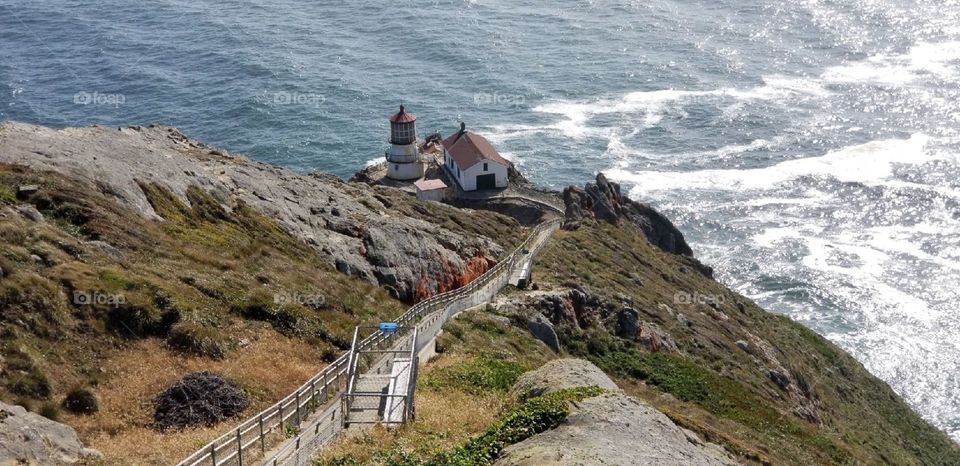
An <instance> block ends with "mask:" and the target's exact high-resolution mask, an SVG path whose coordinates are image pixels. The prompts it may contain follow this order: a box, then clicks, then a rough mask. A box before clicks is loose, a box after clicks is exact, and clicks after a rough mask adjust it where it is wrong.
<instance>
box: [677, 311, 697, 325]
mask: <svg viewBox="0 0 960 466" xmlns="http://www.w3.org/2000/svg"><path fill="white" fill-rule="evenodd" d="M677 322H680V323H681V324H683V325H686V326H687V327H693V322H690V319H688V318H687V316H685V315H683V314H677Z"/></svg>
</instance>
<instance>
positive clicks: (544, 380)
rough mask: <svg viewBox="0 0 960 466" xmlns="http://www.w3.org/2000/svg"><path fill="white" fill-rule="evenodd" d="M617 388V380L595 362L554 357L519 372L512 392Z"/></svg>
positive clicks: (533, 393)
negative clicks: (532, 369) (540, 365)
mask: <svg viewBox="0 0 960 466" xmlns="http://www.w3.org/2000/svg"><path fill="white" fill-rule="evenodd" d="M593 386H597V387H600V388H602V389H604V390H610V391H618V390H619V388H618V387H617V384H615V383H613V381H612V380H610V377H607V374H604V373H603V371H601V370H600V368H598V367H597V366H595V365H593V363H591V362H590V361H585V360H583V359H555V360H553V361H550V362H548V363H546V364H544V365H543V366H542V367H540V368H539V369H537V370H534V371H530V372H527V373H526V374H523V375H522V376H520V379H518V380H517V383H515V384H514V385H513V388H512V389H511V393H512V394H513V395H514V396H515V397H517V398H518V399H521V400H524V399H528V398H532V397H535V396H540V395H545V394H548V393H553V392H556V391H559V390H563V389H566V388H578V387H593Z"/></svg>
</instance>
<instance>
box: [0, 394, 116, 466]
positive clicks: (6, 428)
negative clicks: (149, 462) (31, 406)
mask: <svg viewBox="0 0 960 466" xmlns="http://www.w3.org/2000/svg"><path fill="white" fill-rule="evenodd" d="M99 456H100V453H99V452H97V451H96V450H92V449H89V448H84V446H83V444H82V443H80V438H79V437H78V436H77V432H76V431H74V430H73V428H72V427H70V426H67V425H64V424H60V423H59V422H54V421H51V420H49V419H47V418H45V417H43V416H40V415H38V414H34V413H31V412H29V411H27V410H26V409H24V408H23V407H21V406H14V405H8V404H6V403H3V402H0V465H38V466H39V465H45V466H46V465H51V466H54V465H62V464H76V463H78V462H80V461H81V460H85V459H88V458H96V457H99Z"/></svg>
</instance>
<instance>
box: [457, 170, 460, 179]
mask: <svg viewBox="0 0 960 466" xmlns="http://www.w3.org/2000/svg"><path fill="white" fill-rule="evenodd" d="M457 178H460V167H457Z"/></svg>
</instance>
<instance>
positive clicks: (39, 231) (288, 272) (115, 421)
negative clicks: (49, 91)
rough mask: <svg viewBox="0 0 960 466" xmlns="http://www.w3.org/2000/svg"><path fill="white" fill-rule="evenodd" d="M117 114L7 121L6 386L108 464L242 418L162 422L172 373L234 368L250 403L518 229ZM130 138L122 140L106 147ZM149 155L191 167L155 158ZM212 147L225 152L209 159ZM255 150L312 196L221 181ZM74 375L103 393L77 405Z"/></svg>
mask: <svg viewBox="0 0 960 466" xmlns="http://www.w3.org/2000/svg"><path fill="white" fill-rule="evenodd" d="M107 131H111V130H109V129H105V128H94V129H81V130H61V131H55V130H50V129H47V128H38V127H30V126H28V125H19V124H10V123H4V124H3V125H0V160H5V161H7V162H8V163H4V164H0V271H2V272H0V399H3V400H4V401H7V402H11V403H15V404H21V405H24V406H26V407H28V408H30V409H32V410H34V411H38V412H41V413H43V414H44V415H46V416H48V417H52V418H59V419H60V420H61V421H63V422H66V423H67V424H70V425H72V426H74V427H76V428H77V430H78V431H79V433H80V435H81V438H82V440H83V441H84V442H85V443H87V444H88V445H90V446H92V447H94V448H97V449H99V450H101V451H102V452H103V453H104V455H105V457H106V461H107V463H108V464H132V463H136V464H169V463H172V462H176V461H177V460H179V459H180V458H182V457H184V456H186V454H187V453H190V452H192V451H193V450H194V449H195V448H197V447H199V446H200V445H202V444H203V443H204V442H205V441H207V440H210V439H211V438H212V437H214V436H216V435H217V434H219V433H220V432H221V431H223V430H224V429H226V428H228V427H229V425H230V424H231V423H232V422H234V420H230V421H226V422H223V423H220V424H218V425H213V426H209V427H200V428H196V429H188V430H185V431H170V432H161V431H159V430H158V429H156V426H155V424H154V422H153V406H152V400H153V398H154V397H155V396H156V395H157V394H158V393H160V392H161V391H162V390H164V389H165V388H166V387H167V386H169V385H170V384H171V383H172V382H173V381H175V380H176V379H178V378H179V377H181V376H183V375H185V374H187V373H190V372H194V371H203V370H209V371H212V372H215V373H219V374H222V375H224V376H226V377H228V378H229V379H232V380H233V381H235V382H236V383H237V384H238V385H239V386H240V387H241V389H242V390H243V391H244V393H246V394H247V396H248V397H249V398H250V399H251V404H250V406H249V407H248V408H247V410H246V411H245V412H244V414H249V413H252V412H256V410H258V409H260V408H262V407H264V406H266V405H269V404H271V403H273V402H274V401H276V400H277V399H279V398H281V397H282V396H285V395H286V394H287V393H289V392H290V391H292V389H294V388H295V387H297V386H298V385H299V384H300V383H302V381H304V380H306V379H307V378H308V377H309V376H311V375H313V374H314V373H316V372H317V371H318V370H319V369H320V368H322V367H323V365H324V363H325V361H329V360H331V359H333V358H334V357H336V356H337V355H339V354H340V353H341V352H342V351H343V350H344V349H345V348H347V347H348V345H349V336H350V334H351V333H352V330H353V327H354V326H355V325H356V324H358V323H361V322H363V323H369V322H371V321H376V320H378V319H381V318H389V317H392V316H396V315H399V314H400V313H402V312H403V310H405V308H406V307H407V306H408V302H404V301H401V300H399V299H397V298H402V299H406V300H415V299H418V298H421V297H423V296H426V295H429V294H432V293H436V292H438V291H442V290H445V289H449V288H455V287H458V286H460V285H462V284H463V283H466V282H468V281H469V280H470V279H472V278H473V276H475V275H477V274H479V273H481V272H482V271H483V270H485V269H486V268H487V267H489V266H490V265H491V264H493V263H495V260H496V257H497V256H498V255H499V254H500V253H501V252H502V251H503V250H507V249H509V248H510V246H511V245H512V244H513V243H515V242H517V241H518V239H519V238H522V237H523V235H524V231H523V228H521V227H519V225H518V224H517V223H516V222H515V221H513V220H512V219H510V218H508V217H504V216H501V215H498V214H494V213H489V212H473V211H465V210H461V209H455V208H452V207H447V206H443V205H438V204H435V203H422V202H419V201H416V199H413V198H412V197H411V196H410V195H409V194H407V193H403V192H401V191H399V190H395V189H390V188H370V187H367V186H365V185H353V184H347V183H344V182H342V181H340V180H337V179H335V178H333V177H329V176H314V175H301V174H297V173H293V172H288V171H284V170H278V169H272V168H269V169H268V168H266V167H265V166H261V165H259V164H255V163H253V162H250V161H248V160H246V159H243V158H241V157H232V156H231V157H229V158H228V157H226V156H216V155H211V154H210V153H211V152H218V151H216V150H214V149H203V150H200V149H196V152H195V153H194V152H191V150H193V149H188V148H187V146H183V147H180V146H179V145H180V144H181V142H177V140H170V139H169V138H170V137H174V136H168V135H177V134H179V133H175V132H173V131H168V130H167V129H162V130H161V129H159V128H157V129H156V131H155V132H151V131H147V130H146V129H144V130H143V132H140V131H136V130H127V133H129V134H127V133H124V132H123V131H117V130H116V129H113V130H112V132H110V133H108V132H107ZM144 133H145V134H144ZM112 134H117V135H118V136H117V137H118V138H119V140H120V143H118V142H116V141H113V142H110V139H109V138H110V137H111V135H112ZM161 136H162V137H161ZM157 138H159V139H157ZM174 139H177V138H176V137H174ZM105 141H106V142H105ZM158 141H159V142H158ZM171 141H172V142H171ZM121 143H122V144H121ZM118 144H119V145H120V146H122V147H121V148H122V149H123V150H126V151H128V152H119V153H116V152H114V153H110V152H109V151H111V150H119V149H117V145H118ZM168 144H174V145H175V146H176V147H174V148H173V149H171V150H168V149H166V148H165V147H166V145H168ZM183 144H186V143H183ZM190 144H194V145H196V146H197V147H200V146H199V145H198V144H196V143H190ZM198 154H200V155H198ZM155 159H161V160H162V164H166V165H164V166H169V167H176V169H178V170H181V172H184V171H189V172H192V173H193V174H192V175H190V177H189V180H190V183H189V184H186V185H183V186H179V185H178V183H179V182H180V181H182V180H180V179H178V178H177V177H176V176H174V175H173V174H169V175H168V174H165V173H164V172H162V171H151V170H152V167H153V164H154V163H155V162H156V160H155ZM210 159H217V160H220V159H223V161H224V163H226V164H228V165H230V166H232V168H229V169H224V170H218V171H216V172H215V173H213V174H210V173H209V172H201V171H200V170H199V168H197V167H198V165H197V164H199V165H203V163H206V162H207V161H209V160H210ZM110 160H113V161H114V162H115V163H116V164H118V166H100V167H97V166H96V165H95V164H96V163H110V162H109V161H110ZM197 160H200V162H198V161H197ZM81 163H82V164H86V165H83V166H81V165H78V164H81ZM217 163H218V164H219V163H220V162H219V161H218V162H217ZM138 167H139V168H138ZM171 169H172V168H171ZM255 169H256V170H257V171H258V172H259V170H260V169H262V170H267V171H269V172H270V173H273V174H274V175H275V176H274V175H271V176H268V175H262V176H259V177H252V176H251V177H250V178H243V177H241V178H240V179H241V180H246V179H255V180H256V183H258V184H259V185H260V186H262V187H263V189H265V190H270V191H271V192H275V193H276V192H279V191H280V190H282V189H285V188H286V187H289V186H291V185H296V186H302V187H303V188H302V189H304V191H303V193H302V194H303V195H306V194H308V193H309V194H310V195H311V196H312V197H309V198H306V197H304V198H295V197H294V195H293V194H290V193H287V194H286V195H285V197H287V198H289V199H288V201H287V202H290V203H292V204H297V203H299V204H301V207H299V209H300V210H291V209H288V211H289V213H288V214H286V215H290V216H292V217H288V216H286V215H281V214H278V213H277V209H285V207H283V206H280V205H277V204H271V203H270V202H268V201H264V200H259V198H257V197H256V195H254V194H250V192H249V190H244V189H238V190H235V191H230V190H226V191H225V190H223V189H221V188H222V187H223V186H226V185H231V184H234V183H235V180H232V179H230V178H229V176H230V173H232V172H231V171H230V170H236V172H248V171H251V170H255ZM98 170H108V171H109V170H116V171H115V172H112V173H110V174H101V173H100V172H99V171H98ZM265 173H266V172H265ZM207 175H209V176H210V177H209V178H208V177H207ZM238 176H240V175H238ZM128 182H129V183H133V184H132V185H130V184H129V183H128ZM241 182H242V181H241ZM251 182H253V181H251ZM284 183H286V184H284ZM319 193H323V197H322V198H321V197H318V196H320V194H319ZM251 196H252V198H254V199H258V200H256V201H252V200H251ZM141 200H142V202H141ZM311 209H312V211H314V212H316V213H315V214H311V213H310V212H311ZM321 209H322V210H323V211H322V212H321ZM290 218H294V220H292V221H291V220H290ZM337 219H342V221H340V222H339V223H338V221H337ZM303 225H311V226H310V228H311V232H313V233H312V234H308V233H307V232H305V230H303V229H302V228H300V227H302V226H303ZM304 228H305V227H304ZM494 238H496V239H494ZM344 251H346V252H344ZM341 253H342V254H341ZM360 269H362V270H363V271H358V270H360ZM364 271H366V272H364ZM367 272H369V273H367ZM75 389H81V390H82V391H92V392H93V393H94V394H95V396H96V398H97V400H98V402H99V403H98V404H99V410H98V411H97V412H96V413H93V414H85V415H80V414H73V413H71V412H69V411H67V410H65V409H64V405H63V401H64V399H65V397H66V395H67V394H68V393H69V392H71V391H74V390H75Z"/></svg>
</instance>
